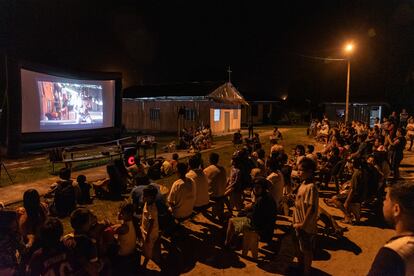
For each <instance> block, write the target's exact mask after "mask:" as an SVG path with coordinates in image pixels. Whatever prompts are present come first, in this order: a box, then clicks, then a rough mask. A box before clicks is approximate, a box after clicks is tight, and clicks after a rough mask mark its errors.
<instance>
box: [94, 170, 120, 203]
mask: <svg viewBox="0 0 414 276" xmlns="http://www.w3.org/2000/svg"><path fill="white" fill-rule="evenodd" d="M106 172H107V174H108V177H109V178H107V179H105V180H103V181H100V182H98V183H94V185H93V188H94V190H95V195H96V197H98V198H105V199H110V200H121V199H122V187H123V179H122V177H121V174H120V173H119V171H118V169H117V168H116V166H115V164H114V163H113V162H110V163H109V164H108V165H107V166H106Z"/></svg>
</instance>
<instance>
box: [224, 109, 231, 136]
mask: <svg viewBox="0 0 414 276" xmlns="http://www.w3.org/2000/svg"><path fill="white" fill-rule="evenodd" d="M224 132H230V112H224Z"/></svg>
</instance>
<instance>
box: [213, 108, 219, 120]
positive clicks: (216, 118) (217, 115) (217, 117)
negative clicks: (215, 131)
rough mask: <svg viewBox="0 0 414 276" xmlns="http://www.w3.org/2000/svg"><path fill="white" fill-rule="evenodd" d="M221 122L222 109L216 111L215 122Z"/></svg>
mask: <svg viewBox="0 0 414 276" xmlns="http://www.w3.org/2000/svg"><path fill="white" fill-rule="evenodd" d="M218 121H220V109H214V122H218Z"/></svg>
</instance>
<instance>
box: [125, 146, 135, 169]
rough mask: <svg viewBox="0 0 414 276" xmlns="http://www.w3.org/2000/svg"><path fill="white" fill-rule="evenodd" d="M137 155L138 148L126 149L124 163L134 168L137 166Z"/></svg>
mask: <svg viewBox="0 0 414 276" xmlns="http://www.w3.org/2000/svg"><path fill="white" fill-rule="evenodd" d="M136 154H137V148H136V147H128V148H124V163H125V165H126V166H132V165H134V164H135V155H136Z"/></svg>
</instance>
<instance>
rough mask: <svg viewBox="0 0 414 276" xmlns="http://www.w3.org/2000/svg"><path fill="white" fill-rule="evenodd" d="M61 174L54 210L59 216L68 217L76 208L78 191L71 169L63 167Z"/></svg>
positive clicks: (56, 190)
mask: <svg viewBox="0 0 414 276" xmlns="http://www.w3.org/2000/svg"><path fill="white" fill-rule="evenodd" d="M59 176H60V180H59V181H58V182H57V184H58V185H57V187H56V189H55V198H54V202H53V206H54V210H52V211H53V212H55V213H56V215H57V216H59V217H66V216H68V215H69V214H70V213H71V212H72V211H73V210H74V209H75V208H76V192H75V188H74V187H73V185H72V182H73V181H72V180H71V179H70V170H68V169H62V170H61V171H60V174H59Z"/></svg>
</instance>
